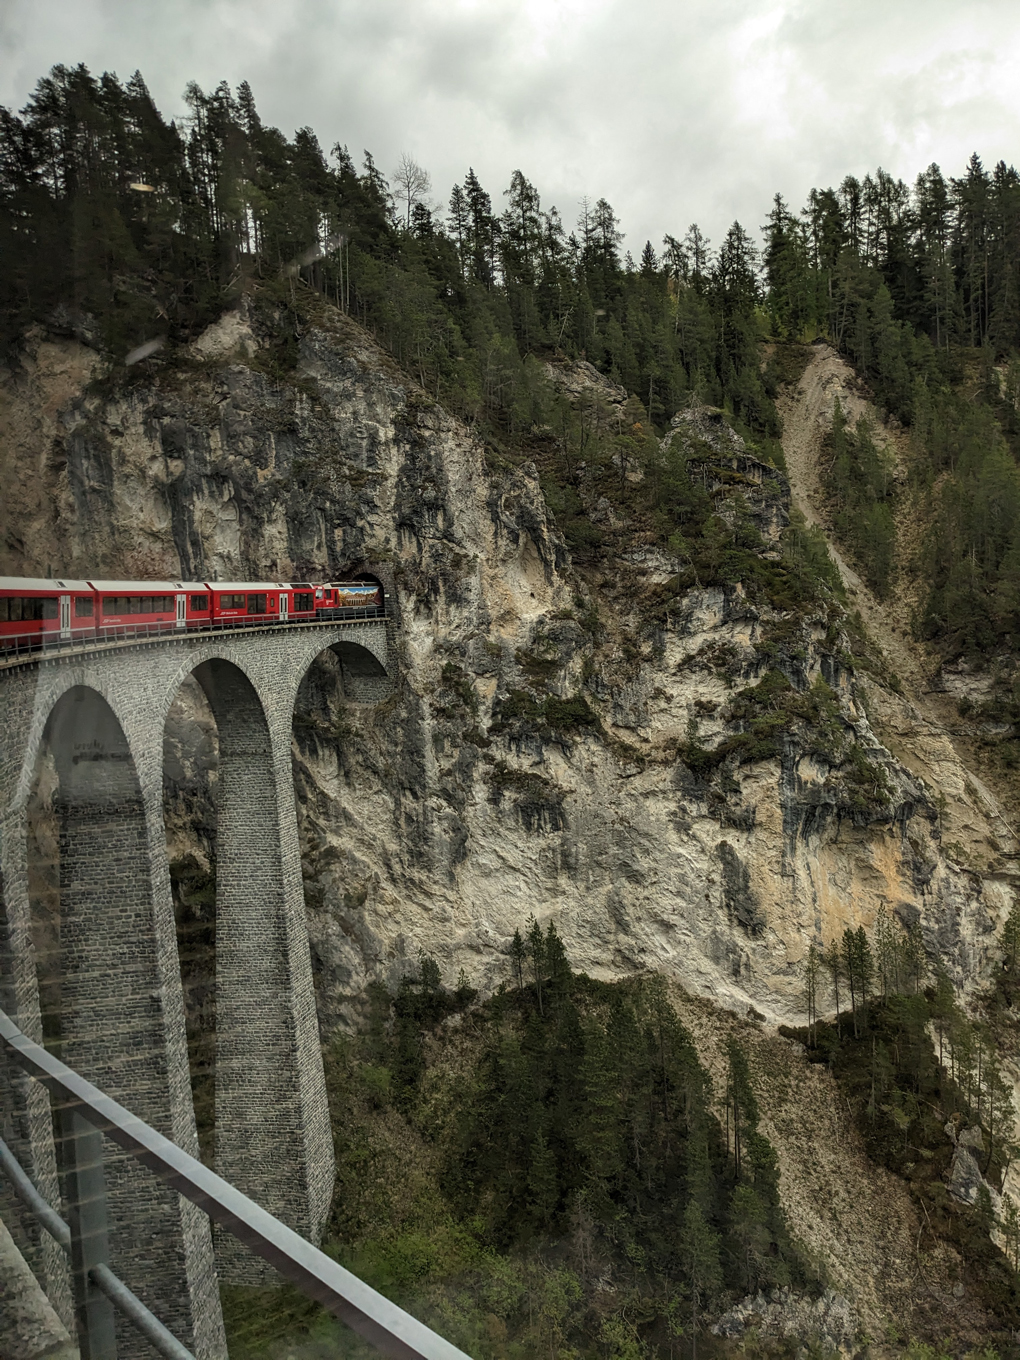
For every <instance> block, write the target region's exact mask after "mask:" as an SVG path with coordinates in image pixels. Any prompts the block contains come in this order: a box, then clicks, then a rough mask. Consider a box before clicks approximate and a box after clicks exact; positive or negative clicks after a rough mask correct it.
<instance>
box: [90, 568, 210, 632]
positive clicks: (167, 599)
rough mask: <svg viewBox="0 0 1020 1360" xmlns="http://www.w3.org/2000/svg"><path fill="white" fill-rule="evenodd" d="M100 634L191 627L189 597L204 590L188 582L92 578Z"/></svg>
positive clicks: (161, 630)
mask: <svg viewBox="0 0 1020 1360" xmlns="http://www.w3.org/2000/svg"><path fill="white" fill-rule="evenodd" d="M89 585H90V586H92V588H93V590H94V592H95V631H96V637H98V638H100V639H104V640H105V639H107V638H111V637H121V636H124V635H125V634H128V635H135V636H137V635H138V634H143V635H144V634H147V633H164V632H167V631H170V630H173V629H178V628H181V629H183V628H186V627H187V626H188V615H189V607H188V606H189V596H190V595H191V594H192V593H194V592H196V591H199V592H204V591H205V586H204V585H202V584H201V583H197V584H193V583H190V582H186V581H90V582H89Z"/></svg>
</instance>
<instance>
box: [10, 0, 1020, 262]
mask: <svg viewBox="0 0 1020 1360" xmlns="http://www.w3.org/2000/svg"><path fill="white" fill-rule="evenodd" d="M56 62H63V63H65V64H68V65H70V64H73V63H76V62H85V64H86V65H87V66H89V67H90V68H91V69H92V70H93V71H94V72H95V73H97V74H98V73H99V72H101V71H103V70H112V71H116V72H117V74H118V75H120V76H121V77H124V78H126V77H128V76H129V75H131V73H132V72H133V71H134V70H135V69H136V68H137V69H140V70H141V71H142V74H143V75H144V76H145V79H146V81H147V82H148V85H149V88H150V90H151V91H152V93H153V95H154V97H155V99H156V101H157V103H158V104H159V105H160V107H161V108H162V109H163V111H164V113H166V114H169V115H178V114H179V113H180V111H181V92H182V90H183V88H184V85H185V82H186V81H188V80H197V81H198V83H199V84H200V85H202V86H203V87H205V88H210V87H212V86H214V85H215V84H216V83H217V82H218V81H219V80H221V79H226V80H227V81H229V82H230V83H231V84H232V85H235V86H236V84H237V83H239V82H240V81H241V80H245V79H247V80H248V81H249V82H250V84H251V86H252V88H253V90H254V92H255V97H256V100H257V103H258V106H259V109H260V112H261V114H262V117H263V121H266V122H270V123H274V124H276V125H277V126H278V127H280V128H282V129H283V130H284V131H285V132H287V133H288V134H290V133H292V132H293V130H294V129H295V128H296V127H298V126H301V125H303V124H308V125H310V126H311V127H313V128H314V129H315V131H316V132H317V133H318V135H319V138H320V140H321V142H322V144H323V146H324V147H325V148H326V149H328V148H329V147H330V146H332V145H333V143H334V142H336V141H341V142H346V143H347V144H348V146H349V147H350V149H351V151H352V152H353V153H355V158H356V159H357V160H360V154H361V150H362V148H363V147H368V148H369V149H370V150H371V151H372V152H373V154H374V155H375V158H376V160H377V162H378V163H379V165H380V167H381V168H382V169H383V170H384V171H386V172H389V171H391V170H392V169H393V167H394V166H395V164H396V162H397V159H398V157H399V156H400V154H401V152H403V151H408V152H410V154H411V155H413V156H414V157H415V158H416V159H417V160H419V161H420V162H421V163H422V164H423V165H425V166H426V167H427V168H428V170H429V171H430V172H431V174H432V178H433V185H434V190H433V195H434V197H435V198H436V199H441V200H442V201H443V203H444V204H445V202H446V200H447V198H448V196H449V190H450V186H451V184H452V183H453V182H454V180H457V179H462V178H463V175H464V172H465V171H466V169H467V167H468V166H469V165H473V166H474V168H475V170H476V172H477V173H478V175H479V178H480V179H481V181H482V183H483V184H484V186H485V187H486V188H487V189H488V190H489V192H490V194H491V195H492V197H493V200H494V201H496V202H498V200H499V198H500V195H501V193H502V191H503V189H504V188H505V187H506V185H507V184H508V182H509V178H510V174H511V172H512V171H513V170H514V169H517V168H520V169H521V170H523V171H524V173H525V174H526V175H527V176H528V178H529V179H531V180H532V181H533V182H534V183H535V184H536V185H537V186H538V188H539V190H540V192H541V194H542V200H543V204H545V205H549V204H553V203H554V204H556V206H558V207H559V208H560V210H561V212H562V214H563V217H564V219H565V220H566V221H567V222H568V223H569V224H572V223H573V221H574V220H575V218H576V213H577V201H578V199H579V198H580V196H581V195H582V194H588V195H590V196H591V197H593V198H596V197H599V196H605V197H606V198H608V199H609V200H610V202H611V203H612V204H613V206H614V208H615V209H616V211H617V213H618V215H619V216H620V218H621V220H622V227H623V230H624V231H625V232H626V243H625V244H626V246H627V247H628V248H630V249H632V250H633V251H634V253H635V255H636V254H637V253H638V252H639V250H640V248H641V245H642V243H643V242H644V240H645V239H646V237H651V238H652V240H653V241H654V242H655V243H656V244H658V242H659V241H660V240H661V237H662V235H663V233H664V232H667V231H668V232H671V233H673V234H677V235H679V234H682V233H683V232H684V231H685V230H686V228H687V226H688V225H689V224H690V223H691V222H693V221H697V222H699V223H700V224H701V226H702V228H703V229H704V230H706V231H707V232H708V234H709V236H710V237H712V239H713V241H718V239H719V237H720V236H721V234H722V233H723V232H724V231H725V229H726V227H727V226H728V225H729V223H730V222H731V221H733V219H734V218H739V219H740V220H741V221H742V222H743V223H744V224H745V226H747V227H749V228H751V229H756V228H757V227H758V226H759V225H760V224H761V223H762V222H763V221H764V220H765V215H766V213H767V212H768V209H769V206H770V203H771V199H772V195H773V194H774V193H775V192H776V191H777V190H778V191H781V192H782V193H783V194H784V195H785V196H786V197H787V198H788V199H789V200H791V202H792V203H793V204H794V206H798V207H799V206H801V204H802V203H803V200H804V198H805V195H806V193H807V191H808V190H809V189H810V188H811V186H812V185H818V186H824V185H827V184H835V183H838V182H839V180H841V179H842V178H843V176H844V175H846V174H856V175H862V174H864V173H865V172H866V171H867V170H869V169H874V167H875V166H877V165H882V166H883V167H884V168H885V169H886V170H888V171H890V172H892V173H894V174H896V175H900V176H903V177H904V178H908V179H913V177H914V175H915V174H916V173H917V171H918V170H920V169H922V168H924V167H925V166H927V165H928V164H930V162H931V161H933V160H934V161H938V162H939V164H940V165H942V167H943V169H944V170H945V171H946V172H947V173H953V174H958V173H959V172H960V171H961V169H962V167H963V165H964V164H965V161H966V158H967V157H968V156H969V155H970V153H971V152H972V151H977V152H978V153H979V154H980V155H981V156H982V158H983V159H984V160H985V162H986V164H989V165H991V164H994V162H995V161H997V160H999V159H1004V160H1006V161H1009V162H1017V161H1020V135H1018V134H1020V5H1018V4H1017V3H1016V0H162V3H157V0H0V103H4V104H6V105H8V106H9V107H18V108H20V107H21V106H22V105H23V104H24V102H25V100H26V99H27V97H28V95H29V93H30V92H31V90H32V88H33V86H34V84H35V82H36V80H37V79H38V77H39V76H40V75H42V74H43V73H44V72H45V71H47V70H48V69H49V68H50V67H51V66H52V65H53V64H54V63H56Z"/></svg>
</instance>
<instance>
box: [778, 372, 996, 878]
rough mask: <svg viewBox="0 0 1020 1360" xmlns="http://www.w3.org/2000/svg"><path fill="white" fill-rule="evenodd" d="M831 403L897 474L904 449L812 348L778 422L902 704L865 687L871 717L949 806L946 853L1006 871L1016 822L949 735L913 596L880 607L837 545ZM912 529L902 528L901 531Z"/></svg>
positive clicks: (793, 480)
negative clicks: (915, 631) (828, 488)
mask: <svg viewBox="0 0 1020 1360" xmlns="http://www.w3.org/2000/svg"><path fill="white" fill-rule="evenodd" d="M837 398H838V399H839V402H840V405H841V406H842V408H843V411H844V413H845V414H846V416H847V418H848V420H849V421H850V422H851V423H853V422H856V421H857V420H858V418H859V417H860V416H866V417H867V418H868V419H869V420H870V421H871V423H872V425H873V427H874V438H875V440H876V442H877V443H879V444H880V445H882V446H883V447H886V448H888V449H890V451H891V452H892V454H893V457H894V460H895V462H896V464H897V465H898V466H899V467H900V468H902V466H903V462H904V455H905V448H904V446H903V444H902V442H901V440H902V436H901V435H900V434H899V432H898V431H895V430H890V429H889V428H888V427H887V426H886V425H884V424H883V423H882V421H881V420H879V419H878V416H877V413H876V411H875V409H874V407H873V406H872V405H871V404H870V403H869V402H868V401H867V400H866V398H865V397H863V396H862V395H861V393H860V389H859V383H858V380H857V377H856V375H855V374H854V372H853V370H852V369H851V368H850V366H849V365H848V364H847V363H845V361H844V360H843V359H842V358H841V357H840V356H839V354H837V353H836V351H835V350H834V349H832V348H830V346H828V345H812V346H811V357H810V358H809V360H808V364H807V367H806V368H805V370H804V372H803V374H802V375H801V378H800V381H799V383H798V384H797V386H796V387H789V388H787V389H785V390H784V392H783V393H782V395H781V397H780V399H779V401H778V403H777V405H778V407H779V412H780V415H781V416H782V419H783V452H784V453H785V455H786V465H787V469H788V471H789V475H790V490H791V493H792V497H793V502H794V504H795V505H796V506H797V507H798V509H799V510H800V511H801V513H802V514H803V515H804V518H805V519H806V520H807V521H808V523H809V524H813V525H817V526H818V527H819V528H820V529H821V530H822V531H823V533H824V534H825V536H826V539H827V541H828V544H829V552H830V554H831V556H832V559H833V561H834V562H835V563H836V566H837V568H838V570H839V573H840V576H841V577H842V579H843V583H844V585H845V586H846V589H847V594H848V596H849V601H850V606H851V608H852V609H855V610H858V611H859V612H860V617H861V622H862V624H863V626H864V630H865V632H866V633H867V635H868V637H869V638H870V639H871V641H872V643H873V644H874V646H875V647H876V648H877V650H878V651H879V652H880V653H881V655H882V656H883V657H884V658H885V659H886V661H887V662H888V665H889V669H890V671H892V672H894V673H895V675H896V676H897V677H898V678H899V681H900V683H901V685H902V688H903V696H902V697H900V696H898V695H896V694H895V693H894V692H893V691H892V690H890V689H887V688H886V687H885V686H882V685H878V684H869V685H867V687H866V688H867V693H868V700H869V711H870V716H871V718H872V720H873V722H874V725H875V728H876V732H877V734H878V736H879V738H880V740H881V741H883V742H884V743H885V745H886V746H888V748H889V749H890V750H891V751H892V753H893V755H895V756H896V757H897V759H899V760H900V761H901V762H902V763H903V764H904V765H905V766H906V767H907V768H908V769H909V770H911V771H912V772H913V773H914V774H915V775H918V776H919V777H920V778H921V779H923V780H924V782H925V783H926V784H927V785H928V786H929V789H930V790H931V792H932V794H933V796H934V797H936V798H937V797H938V796H939V795H940V794H941V795H942V796H943V798H944V799H945V800H946V810H945V812H944V814H943V825H944V833H945V837H944V838H945V844H946V847H947V849H950V847H952V850H953V851H955V852H956V857H957V858H959V859H960V860H961V861H962V862H965V863H966V864H968V865H970V866H971V867H973V868H978V869H981V870H983V871H984V872H986V873H989V872H996V871H1000V872H1001V871H1004V870H1007V869H1012V868H1013V867H1015V865H1014V864H1012V863H1008V862H1010V861H1014V860H1015V858H1016V855H1017V852H1018V850H1020V842H1018V841H1017V838H1016V837H1015V835H1014V834H1013V831H1012V829H1011V826H1010V822H1011V821H1012V817H1009V819H1008V820H1007V815H1008V814H1006V813H1004V811H1003V808H1002V807H1001V806H1000V803H999V801H998V799H997V798H996V796H995V794H994V793H993V792H992V790H991V789H989V788H988V787H987V785H986V784H985V782H984V781H983V780H982V779H981V778H980V776H979V775H978V774H977V773H976V771H975V761H974V758H973V751H972V750H969V749H967V743H966V742H962V741H960V740H959V738H958V736H956V735H955V734H954V733H953V731H952V727H953V718H954V716H955V712H954V703H953V701H952V700H951V699H950V698H949V696H947V695H945V694H940V693H939V692H938V691H936V690H934V689H933V685H932V677H933V676H934V675H935V674H936V672H937V670H938V664H939V663H938V658H937V657H936V656H935V655H934V654H932V653H930V652H928V651H927V650H926V649H925V648H924V647H922V646H921V645H920V644H918V643H917V642H915V641H914V639H913V637H912V636H911V627H910V625H911V618H910V615H911V605H912V604H913V603H914V602H913V601H912V600H911V599H910V596H909V589H908V590H904V591H901V592H900V594H898V595H896V596H894V597H893V598H892V599H890V600H888V601H880V600H878V599H877V598H876V597H875V595H874V594H873V593H872V591H871V590H870V589H869V587H868V586H867V584H866V583H865V582H864V581H863V580H862V578H861V577H860V575H859V574H858V573H857V571H856V570H855V569H854V567H853V566H852V565H851V563H850V561H849V560H848V558H847V556H846V554H845V553H843V552H842V551H841V550H840V548H839V547H838V545H837V544H836V543H835V541H834V537H833V533H832V527H831V524H830V522H829V519H828V516H827V514H826V512H825V498H824V495H823V492H822V485H821V476H820V472H819V460H820V458H821V456H822V438H823V436H824V435H825V433H826V431H827V430H829V429H830V428H831V426H832V413H833V408H834V406H835V402H836V399H837ZM908 513H909V512H908ZM911 527H912V526H911V525H910V524H904V525H903V526H902V528H903V531H904V532H907V531H909V530H910V528H911ZM901 537H902V535H901ZM951 853H952V851H951Z"/></svg>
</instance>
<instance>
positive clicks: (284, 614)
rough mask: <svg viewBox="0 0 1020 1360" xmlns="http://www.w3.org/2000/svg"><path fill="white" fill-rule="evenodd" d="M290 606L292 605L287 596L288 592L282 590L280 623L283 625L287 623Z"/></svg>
mask: <svg viewBox="0 0 1020 1360" xmlns="http://www.w3.org/2000/svg"><path fill="white" fill-rule="evenodd" d="M289 604H290V596H289V595H288V594H287V592H286V591H285V590H281V591H280V622H281V623H286V622H287V614H288V612H289V608H288V606H289Z"/></svg>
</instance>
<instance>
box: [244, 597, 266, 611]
mask: <svg viewBox="0 0 1020 1360" xmlns="http://www.w3.org/2000/svg"><path fill="white" fill-rule="evenodd" d="M265 612H266V597H265V596H264V595H249V596H248V613H249V614H264V613H265Z"/></svg>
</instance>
